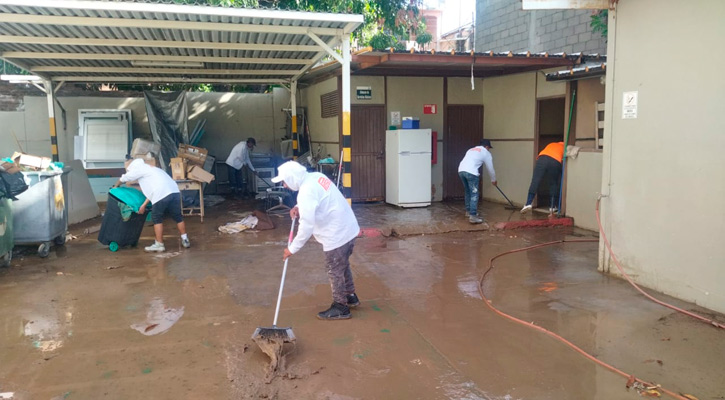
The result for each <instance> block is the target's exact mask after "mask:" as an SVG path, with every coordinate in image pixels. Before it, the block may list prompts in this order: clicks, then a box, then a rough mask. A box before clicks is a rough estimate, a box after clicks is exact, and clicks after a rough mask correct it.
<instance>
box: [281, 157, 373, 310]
mask: <svg viewBox="0 0 725 400" xmlns="http://www.w3.org/2000/svg"><path fill="white" fill-rule="evenodd" d="M272 182H274V183H279V182H284V186H285V187H286V188H288V189H291V190H294V191H298V192H299V193H298V194H297V206H295V207H294V208H293V209H292V210H290V216H291V217H292V218H298V217H299V220H300V225H299V229H298V230H297V236H295V238H294V240H293V241H292V243H291V244H290V245H289V246H288V247H287V248H285V249H284V259H287V257H290V256H291V255H293V254H295V253H297V252H298V251H299V250H300V249H301V248H302V246H304V245H305V243H307V240H309V238H310V236H312V235H314V236H315V239H316V240H317V241H318V242H319V243H320V244H322V250H323V251H324V252H325V263H326V266H327V276H328V278H329V279H330V286H331V288H332V300H333V303H332V305H331V306H330V308H329V309H327V310H325V311H322V312H320V313H318V314H317V318H319V319H323V320H336V319H348V318H350V317H351V314H350V307H356V306H357V305H359V304H360V300H359V299H358V297H357V295H356V294H355V283H354V282H353V279H352V271H351V270H350V256H351V255H352V249H353V247H354V246H355V238H356V237H357V236H358V234H359V233H360V226H359V225H358V223H357V218H355V214H354V213H353V212H352V208H351V207H350V204H348V202H347V200H345V197H343V195H342V193H340V191H339V190H338V189H337V187H336V186H335V184H334V183H333V182H332V181H331V180H330V179H329V178H327V176H325V175H323V174H321V173H319V172H307V169H306V168H305V167H303V166H302V165H300V164H299V163H297V162H295V161H288V162H286V163H284V164H282V165H280V166H279V168H278V175H277V176H276V177H274V178H272Z"/></svg>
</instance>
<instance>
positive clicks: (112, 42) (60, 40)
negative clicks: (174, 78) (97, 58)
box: [0, 35, 319, 52]
mask: <svg viewBox="0 0 725 400" xmlns="http://www.w3.org/2000/svg"><path fill="white" fill-rule="evenodd" d="M0 43H24V44H50V45H53V44H56V45H63V46H103V47H155V48H156V47H158V48H163V47H170V48H175V49H214V50H266V51H272V50H274V51H309V52H315V51H318V50H319V48H318V47H317V46H314V45H284V44H257V43H220V42H192V41H175V40H135V39H93V38H66V37H42V36H14V35H0Z"/></svg>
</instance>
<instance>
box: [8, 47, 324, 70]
mask: <svg viewBox="0 0 725 400" xmlns="http://www.w3.org/2000/svg"><path fill="white" fill-rule="evenodd" d="M0 57H1V58H5V59H24V58H27V59H46V60H111V61H114V60H115V61H197V62H211V63H237V64H279V65H283V64H290V65H314V64H315V62H317V60H316V59H314V58H311V59H301V60H299V59H287V58H251V57H207V56H157V55H145V54H98V53H36V52H28V51H6V52H4V53H0ZM12 63H13V64H16V65H18V64H17V63H16V62H15V61H12ZM18 66H19V67H20V68H23V69H26V70H27V69H29V68H25V67H23V66H21V65H18Z"/></svg>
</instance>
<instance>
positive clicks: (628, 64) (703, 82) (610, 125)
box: [600, 0, 725, 312]
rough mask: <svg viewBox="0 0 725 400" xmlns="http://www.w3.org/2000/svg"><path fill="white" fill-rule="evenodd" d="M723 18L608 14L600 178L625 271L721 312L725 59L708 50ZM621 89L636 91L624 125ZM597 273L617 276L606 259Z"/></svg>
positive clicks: (674, 5) (670, 2) (659, 8)
mask: <svg viewBox="0 0 725 400" xmlns="http://www.w3.org/2000/svg"><path fill="white" fill-rule="evenodd" d="M724 20H725V2H722V1H717V0H709V1H708V0H698V1H694V0H693V1H688V2H682V1H676V0H639V1H622V2H619V4H618V5H617V11H616V18H614V15H613V13H610V20H609V34H610V37H609V42H608V44H609V49H608V53H609V54H608V55H609V60H610V62H609V64H608V65H607V108H606V112H607V115H608V118H607V124H606V127H605V130H606V133H605V137H606V139H605V143H604V153H603V163H604V168H603V176H602V192H603V193H605V194H607V195H608V197H607V198H604V199H603V201H602V205H603V208H604V224H605V232H606V234H607V235H608V236H609V238H610V241H611V243H612V246H613V250H614V252H615V253H616V254H617V258H618V259H619V260H620V261H621V262H622V264H623V265H624V268H625V270H626V271H627V272H628V273H629V274H631V276H632V277H633V278H634V279H635V280H636V281H637V282H639V283H641V284H642V285H644V286H647V287H650V288H652V289H655V290H657V291H661V292H664V293H666V294H670V295H673V296H675V297H678V298H681V299H684V300H687V301H693V302H695V303H697V304H700V305H702V306H705V307H708V308H710V309H713V310H716V311H719V312H725V269H724V268H723V265H725V246H723V237H725V209H723V207H720V206H719V205H720V204H721V202H722V199H723V198H725V157H723V154H722V153H723V149H725V135H723V132H725V119H723V116H722V114H723V113H722V109H723V104H725V80H723V78H722V71H721V68H720V66H722V65H723V64H725V53H723V52H721V51H714V49H718V48H721V47H722V38H723V37H725V24H723V23H722V21H724ZM662 21H667V23H663V22H662ZM677 49H687V50H686V52H687V54H693V55H695V54H700V55H707V62H701V63H693V62H692V60H691V59H690V58H688V57H682V52H681V51H676V50H677ZM653 55H656V57H657V58H656V61H653V58H652V57H653ZM615 78H616V79H615ZM629 91H638V95H639V98H638V115H637V118H636V119H623V118H622V104H623V101H622V98H623V93H624V92H629ZM600 248H602V247H601V246H600ZM601 251H602V252H604V249H603V248H602V250H601ZM600 266H601V268H602V269H604V270H605V271H611V272H615V266H614V265H613V263H612V262H610V259H609V257H608V256H607V255H606V254H604V256H603V260H602V263H601V265H600Z"/></svg>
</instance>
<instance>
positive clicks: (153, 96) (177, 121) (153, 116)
mask: <svg viewBox="0 0 725 400" xmlns="http://www.w3.org/2000/svg"><path fill="white" fill-rule="evenodd" d="M144 97H145V99H146V114H147V115H148V118H149V127H150V128H151V135H152V136H153V138H154V142H156V143H159V144H160V145H161V154H159V163H160V164H161V165H160V167H161V168H163V169H164V171H167V172H168V170H169V162H170V161H171V159H172V158H174V157H176V154H177V151H178V149H179V143H189V130H188V128H187V127H186V121H187V120H188V113H187V111H186V92H184V91H181V92H151V91H144Z"/></svg>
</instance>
